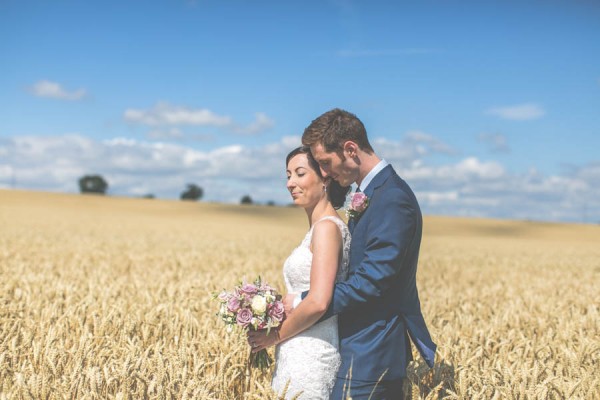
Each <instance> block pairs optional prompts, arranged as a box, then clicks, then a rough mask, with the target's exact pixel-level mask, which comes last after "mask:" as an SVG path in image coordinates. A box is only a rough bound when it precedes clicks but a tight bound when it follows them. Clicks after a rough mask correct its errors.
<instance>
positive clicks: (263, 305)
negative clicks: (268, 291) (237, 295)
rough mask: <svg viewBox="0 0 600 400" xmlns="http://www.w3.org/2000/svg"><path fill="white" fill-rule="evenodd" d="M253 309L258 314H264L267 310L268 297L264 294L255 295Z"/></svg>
mask: <svg viewBox="0 0 600 400" xmlns="http://www.w3.org/2000/svg"><path fill="white" fill-rule="evenodd" d="M252 311H254V312H255V313H257V314H263V313H264V312H265V311H267V299H265V298H264V297H262V296H258V295H256V296H254V298H253V299H252Z"/></svg>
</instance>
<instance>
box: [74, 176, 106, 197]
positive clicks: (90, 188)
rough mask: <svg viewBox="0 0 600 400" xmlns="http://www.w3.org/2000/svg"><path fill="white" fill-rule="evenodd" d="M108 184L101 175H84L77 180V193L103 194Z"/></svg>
mask: <svg viewBox="0 0 600 400" xmlns="http://www.w3.org/2000/svg"><path fill="white" fill-rule="evenodd" d="M107 189H108V183H107V182H106V180H105V179H104V178H103V177H102V175H85V176H82V177H81V178H79V191H80V192H81V193H96V194H105V193H106V190H107Z"/></svg>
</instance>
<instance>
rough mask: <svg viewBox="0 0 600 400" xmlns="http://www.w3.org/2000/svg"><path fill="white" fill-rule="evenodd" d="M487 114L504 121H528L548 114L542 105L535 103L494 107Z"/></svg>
mask: <svg viewBox="0 0 600 400" xmlns="http://www.w3.org/2000/svg"><path fill="white" fill-rule="evenodd" d="M485 113H486V114H488V115H494V116H497V117H500V118H503V119H509V120H514V121H526V120H532V119H538V118H541V117H543V116H544V115H545V114H546V111H545V110H544V108H543V107H541V106H540V105H537V104H534V103H525V104H517V105H514V106H505V107H492V108H490V109H488V110H487V111H486V112H485Z"/></svg>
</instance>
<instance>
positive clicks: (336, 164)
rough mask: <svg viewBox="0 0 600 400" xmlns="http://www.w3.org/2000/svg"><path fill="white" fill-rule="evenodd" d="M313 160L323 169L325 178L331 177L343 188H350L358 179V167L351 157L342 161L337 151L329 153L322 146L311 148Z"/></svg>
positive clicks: (317, 145) (322, 172)
mask: <svg viewBox="0 0 600 400" xmlns="http://www.w3.org/2000/svg"><path fill="white" fill-rule="evenodd" d="M310 152H311V153H312V156H313V158H314V159H315V160H316V161H317V162H318V163H319V167H321V174H322V175H323V178H325V177H330V178H331V179H333V180H335V181H337V183H339V184H340V185H341V186H350V185H351V184H352V183H354V182H356V180H357V178H358V166H357V165H356V164H355V163H354V160H353V159H352V158H351V157H345V159H342V157H340V155H339V154H338V153H336V152H335V151H333V152H331V153H328V152H327V151H325V148H324V147H323V145H322V144H320V143H318V144H314V145H312V146H310Z"/></svg>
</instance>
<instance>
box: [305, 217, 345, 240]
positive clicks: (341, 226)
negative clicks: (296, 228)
mask: <svg viewBox="0 0 600 400" xmlns="http://www.w3.org/2000/svg"><path fill="white" fill-rule="evenodd" d="M325 220H330V221H332V222H333V223H335V224H336V225H337V227H338V228H339V230H340V231H341V233H342V237H343V236H344V233H345V231H346V230H347V226H346V224H345V223H344V221H343V220H342V219H341V218H340V217H336V216H333V215H327V216H325V217H323V218H321V219H320V220H318V221H317V222H315V223H314V224H313V226H312V227H311V228H310V229H311V230H312V229H313V228H314V227H315V225H317V224H318V223H319V222H321V221H325Z"/></svg>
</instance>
